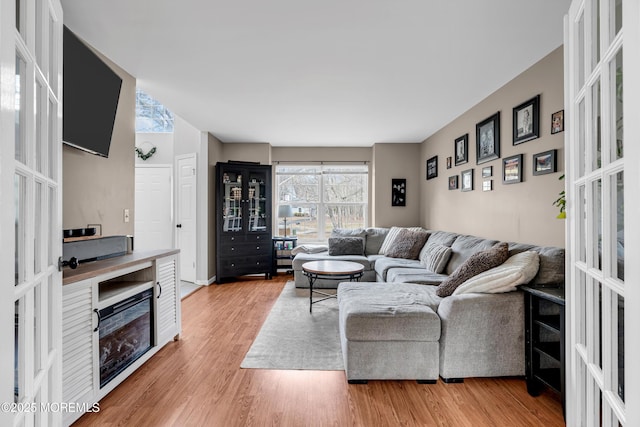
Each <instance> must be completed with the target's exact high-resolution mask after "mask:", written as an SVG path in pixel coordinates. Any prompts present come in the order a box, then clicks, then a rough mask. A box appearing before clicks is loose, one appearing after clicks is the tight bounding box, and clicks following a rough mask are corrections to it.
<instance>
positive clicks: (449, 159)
mask: <svg viewBox="0 0 640 427" xmlns="http://www.w3.org/2000/svg"><path fill="white" fill-rule="evenodd" d="M452 162H453V157H451V156H449V157H447V169H451V164H452Z"/></svg>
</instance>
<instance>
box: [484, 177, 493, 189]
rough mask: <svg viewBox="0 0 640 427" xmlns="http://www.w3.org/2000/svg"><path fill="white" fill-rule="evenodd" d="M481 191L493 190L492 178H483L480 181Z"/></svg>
mask: <svg viewBox="0 0 640 427" xmlns="http://www.w3.org/2000/svg"><path fill="white" fill-rule="evenodd" d="M482 191H493V180H492V179H485V180H484V181H482Z"/></svg>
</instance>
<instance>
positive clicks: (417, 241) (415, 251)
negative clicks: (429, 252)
mask: <svg viewBox="0 0 640 427" xmlns="http://www.w3.org/2000/svg"><path fill="white" fill-rule="evenodd" d="M428 238H429V233H427V232H426V231H424V230H409V229H407V228H403V229H402V230H400V232H399V233H398V236H397V237H396V239H395V240H394V241H393V244H392V245H391V248H389V250H388V251H387V253H386V254H385V255H386V256H388V257H391V258H405V259H418V255H419V254H420V251H421V250H422V247H423V246H424V244H425V242H426V241H427V239H428Z"/></svg>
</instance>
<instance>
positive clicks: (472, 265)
mask: <svg viewBox="0 0 640 427" xmlns="http://www.w3.org/2000/svg"><path fill="white" fill-rule="evenodd" d="M508 257H509V245H508V244H507V243H504V242H503V243H498V244H496V245H495V246H493V247H492V248H491V249H487V250H484V251H480V252H477V253H475V254H473V255H471V256H470V257H469V258H468V259H467V260H466V261H465V262H464V263H463V264H462V265H460V267H458V268H457V269H456V271H454V272H453V273H452V274H451V275H450V276H449V277H447V278H446V279H445V280H444V281H443V282H442V283H441V284H440V285H439V286H438V290H437V291H436V293H437V295H438V296H440V297H447V296H449V295H451V294H453V292H454V291H455V290H456V288H457V287H458V286H460V285H461V284H462V283H463V282H465V281H467V280H468V279H470V278H471V277H473V276H475V275H477V274H480V273H482V272H483V271H487V270H489V269H491V268H494V267H497V266H499V265H500V264H502V263H503V262H505V261H506V260H507V258H508Z"/></svg>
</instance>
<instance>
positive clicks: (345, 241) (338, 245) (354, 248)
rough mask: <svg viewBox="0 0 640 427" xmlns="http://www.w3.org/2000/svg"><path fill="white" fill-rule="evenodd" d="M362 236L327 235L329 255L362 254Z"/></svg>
mask: <svg viewBox="0 0 640 427" xmlns="http://www.w3.org/2000/svg"><path fill="white" fill-rule="evenodd" d="M363 254H364V239H363V238H362V237H329V255H363Z"/></svg>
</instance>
